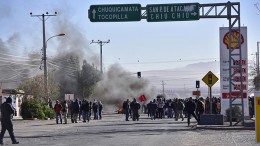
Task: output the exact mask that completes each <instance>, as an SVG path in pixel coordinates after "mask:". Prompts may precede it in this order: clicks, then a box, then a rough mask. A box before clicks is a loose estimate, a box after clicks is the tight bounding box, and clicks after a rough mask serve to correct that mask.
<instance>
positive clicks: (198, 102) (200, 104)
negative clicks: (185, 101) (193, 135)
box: [195, 98, 205, 122]
mask: <svg viewBox="0 0 260 146" xmlns="http://www.w3.org/2000/svg"><path fill="white" fill-rule="evenodd" d="M195 103H196V115H197V118H198V122H200V115H202V114H203V113H204V111H205V107H204V103H203V102H202V99H201V98H200V99H195Z"/></svg>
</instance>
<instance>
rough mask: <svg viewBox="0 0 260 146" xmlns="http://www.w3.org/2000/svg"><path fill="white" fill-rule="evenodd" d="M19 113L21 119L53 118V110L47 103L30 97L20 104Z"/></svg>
mask: <svg viewBox="0 0 260 146" xmlns="http://www.w3.org/2000/svg"><path fill="white" fill-rule="evenodd" d="M21 115H22V117H23V119H33V118H38V119H41V120H42V119H45V118H53V117H54V111H53V110H52V109H51V108H50V107H48V106H47V105H44V104H42V103H41V101H39V100H36V99H30V100H27V101H24V102H23V103H22V104H21Z"/></svg>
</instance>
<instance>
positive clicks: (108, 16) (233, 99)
mask: <svg viewBox="0 0 260 146" xmlns="http://www.w3.org/2000/svg"><path fill="white" fill-rule="evenodd" d="M130 10H131V11H130ZM140 11H141V12H140ZM88 15H89V16H88V17H89V19H90V21H91V22H125V21H140V20H141V19H146V20H147V21H148V22H162V21H190V20H199V19H202V18H226V19H228V23H229V34H228V43H229V45H228V46H233V45H231V44H235V46H233V47H230V48H228V50H229V61H228V62H229V68H228V69H229V96H228V97H229V108H230V109H231V108H233V107H235V106H239V107H241V108H242V113H241V116H240V117H241V118H240V120H239V121H238V122H236V123H235V124H234V125H236V124H238V123H239V122H242V124H244V117H245V116H244V100H243V88H240V89H237V88H234V87H235V85H238V84H240V87H242V86H243V80H242V78H243V76H242V65H241V64H236V63H235V61H240V62H241V61H242V57H241V33H240V3H239V2H227V3H212V4H199V3H178V4H174V3H173V4H149V5H147V6H146V7H141V5H139V4H122V5H118V4H115V5H92V6H90V9H89V12H88ZM234 30H235V31H236V32H237V33H238V35H233V33H232V32H233V31H234ZM235 49H239V52H238V51H234V50H235ZM235 68H236V70H238V71H236V72H235V71H234V69H235ZM234 77H236V78H237V77H238V78H240V83H239V82H236V81H235V80H234ZM232 93H236V94H232ZM229 115H230V119H232V115H233V114H232V110H230V114H229ZM232 125H233V123H232V120H230V126H232Z"/></svg>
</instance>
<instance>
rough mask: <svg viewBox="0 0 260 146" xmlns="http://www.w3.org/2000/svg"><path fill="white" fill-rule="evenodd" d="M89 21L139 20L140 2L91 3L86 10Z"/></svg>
mask: <svg viewBox="0 0 260 146" xmlns="http://www.w3.org/2000/svg"><path fill="white" fill-rule="evenodd" d="M88 17H89V19H90V21H91V22H123V21H140V20H141V5H140V4H113V5H91V6H90V9H89V11H88Z"/></svg>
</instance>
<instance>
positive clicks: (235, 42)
mask: <svg viewBox="0 0 260 146" xmlns="http://www.w3.org/2000/svg"><path fill="white" fill-rule="evenodd" d="M229 36H230V35H229V32H228V33H226V34H225V36H224V38H223V43H224V44H225V45H226V47H227V49H229V48H231V49H239V48H240V46H239V45H238V36H239V32H237V31H235V30H233V31H232V34H231V46H229V45H230V44H229ZM240 39H241V45H242V44H243V43H244V37H243V35H242V34H241V36H240Z"/></svg>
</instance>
